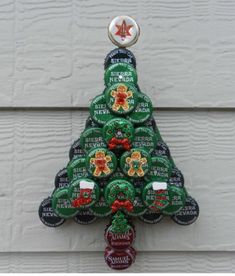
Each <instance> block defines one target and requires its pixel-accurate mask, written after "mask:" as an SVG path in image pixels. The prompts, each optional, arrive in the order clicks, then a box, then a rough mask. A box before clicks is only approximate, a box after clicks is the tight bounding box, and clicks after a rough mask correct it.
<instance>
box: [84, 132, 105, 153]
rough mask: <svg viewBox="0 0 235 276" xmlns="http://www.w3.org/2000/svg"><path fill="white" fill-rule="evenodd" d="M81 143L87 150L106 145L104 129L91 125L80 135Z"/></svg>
mask: <svg viewBox="0 0 235 276" xmlns="http://www.w3.org/2000/svg"><path fill="white" fill-rule="evenodd" d="M80 145H81V147H82V149H83V150H84V151H86V152H88V151H89V150H91V149H94V148H102V147H106V144H105V141H104V139H103V135H102V129H101V128H99V127H91V128H88V129H86V130H84V131H83V133H82V134H81V137H80Z"/></svg>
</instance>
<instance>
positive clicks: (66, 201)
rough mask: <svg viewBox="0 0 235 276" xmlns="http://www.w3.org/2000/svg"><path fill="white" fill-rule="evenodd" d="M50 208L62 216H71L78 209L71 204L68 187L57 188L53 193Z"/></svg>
mask: <svg viewBox="0 0 235 276" xmlns="http://www.w3.org/2000/svg"><path fill="white" fill-rule="evenodd" d="M52 208H53V209H54V211H55V213H56V214H57V215H58V216H60V217H62V218H72V217H74V216H75V215H76V214H77V212H78V209H77V208H75V207H74V206H73V205H72V202H71V199H70V196H69V193H68V188H59V189H57V190H56V191H55V192H54V193H53V195H52Z"/></svg>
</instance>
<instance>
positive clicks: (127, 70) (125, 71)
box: [104, 63, 137, 86]
mask: <svg viewBox="0 0 235 276" xmlns="http://www.w3.org/2000/svg"><path fill="white" fill-rule="evenodd" d="M104 82H105V85H106V86H110V85H113V84H116V83H131V84H133V85H136V84H137V73H136V70H135V68H134V67H133V66H131V65H129V64H128V63H116V64H113V65H110V66H109V67H108V69H106V71H105V74H104Z"/></svg>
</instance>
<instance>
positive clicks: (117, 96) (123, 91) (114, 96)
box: [105, 83, 138, 115]
mask: <svg viewBox="0 0 235 276" xmlns="http://www.w3.org/2000/svg"><path fill="white" fill-rule="evenodd" d="M105 100H106V103H107V106H108V108H109V109H110V110H111V112H113V113H115V114H119V115H123V114H128V113H130V112H132V111H133V110H134V109H135V107H136V105H137V102H138V92H137V89H136V88H135V87H134V86H132V85H130V84H129V83H116V84H114V85H112V86H110V87H108V88H106V90H105Z"/></svg>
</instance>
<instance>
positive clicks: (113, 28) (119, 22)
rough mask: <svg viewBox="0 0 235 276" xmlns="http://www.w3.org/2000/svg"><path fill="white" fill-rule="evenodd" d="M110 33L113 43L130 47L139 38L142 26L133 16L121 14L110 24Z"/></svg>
mask: <svg viewBox="0 0 235 276" xmlns="http://www.w3.org/2000/svg"><path fill="white" fill-rule="evenodd" d="M108 35H109V38H110V40H111V41H112V42H113V44H115V45H117V46H119V47H130V46H131V45H133V44H135V43H136V41H137V40H138V38H139V35H140V28H139V26H138V24H137V23H136V22H135V20H134V19H133V18H131V17H130V16H126V15H121V16H117V17H115V18H114V19H113V20H112V21H111V23H110V24H109V28H108Z"/></svg>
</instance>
